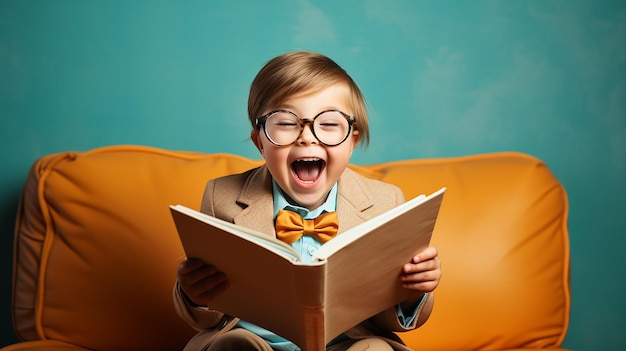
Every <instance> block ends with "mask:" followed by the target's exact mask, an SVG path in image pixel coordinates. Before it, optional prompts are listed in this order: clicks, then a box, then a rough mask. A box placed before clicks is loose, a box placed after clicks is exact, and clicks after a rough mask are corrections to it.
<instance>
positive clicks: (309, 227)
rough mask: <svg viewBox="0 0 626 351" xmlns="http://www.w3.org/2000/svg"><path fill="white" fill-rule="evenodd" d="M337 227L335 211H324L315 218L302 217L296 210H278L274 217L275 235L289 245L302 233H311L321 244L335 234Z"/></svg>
mask: <svg viewBox="0 0 626 351" xmlns="http://www.w3.org/2000/svg"><path fill="white" fill-rule="evenodd" d="M338 228H339V224H338V222H337V213H336V212H326V213H324V214H322V215H320V216H318V217H317V218H315V219H302V217H300V215H299V214H297V213H296V212H293V211H289V210H280V211H278V216H277V217H276V236H277V237H278V239H280V240H282V241H284V242H286V243H287V244H289V245H291V244H292V243H294V242H295V241H296V240H298V239H300V237H302V235H311V236H312V237H314V238H315V239H316V240H317V241H319V242H320V243H322V244H323V243H325V242H327V241H328V240H330V239H332V238H334V237H335V236H336V235H337V229H338Z"/></svg>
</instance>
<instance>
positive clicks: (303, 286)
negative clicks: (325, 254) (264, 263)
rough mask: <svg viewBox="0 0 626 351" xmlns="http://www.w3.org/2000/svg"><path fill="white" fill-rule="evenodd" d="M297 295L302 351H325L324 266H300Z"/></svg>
mask: <svg viewBox="0 0 626 351" xmlns="http://www.w3.org/2000/svg"><path fill="white" fill-rule="evenodd" d="M299 272H300V273H299V274H298V280H299V283H298V290H299V291H298V295H299V297H300V306H301V309H302V326H303V327H304V332H305V345H302V346H303V350H304V351H324V350H326V320H325V318H326V317H325V315H326V313H325V308H326V303H325V301H326V265H325V264H323V265H314V266H301V270H300V271H299Z"/></svg>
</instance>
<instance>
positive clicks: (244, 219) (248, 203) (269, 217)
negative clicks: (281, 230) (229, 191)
mask: <svg viewBox="0 0 626 351" xmlns="http://www.w3.org/2000/svg"><path fill="white" fill-rule="evenodd" d="M237 203H239V205H240V206H242V208H243V210H242V211H241V212H239V213H238V214H236V215H235V216H233V222H234V223H235V224H237V225H241V226H244V227H246V228H251V229H254V230H256V231H259V232H261V233H264V234H267V235H271V236H274V235H275V234H274V233H275V231H274V199H273V197H272V177H271V175H270V173H269V171H268V170H267V167H266V166H265V165H263V166H262V167H259V168H258V169H257V170H256V171H255V172H253V173H252V174H251V175H250V176H249V177H248V179H246V182H245V183H244V185H243V188H242V189H241V192H240V193H239V197H238V198H237Z"/></svg>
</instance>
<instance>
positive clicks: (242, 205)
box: [174, 166, 433, 350]
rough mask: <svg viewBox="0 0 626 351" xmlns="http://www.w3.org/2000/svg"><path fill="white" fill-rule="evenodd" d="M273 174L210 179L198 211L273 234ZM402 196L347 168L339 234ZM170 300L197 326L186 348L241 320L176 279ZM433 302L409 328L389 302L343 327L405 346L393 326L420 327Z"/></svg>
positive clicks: (353, 334) (339, 205) (428, 298)
mask: <svg viewBox="0 0 626 351" xmlns="http://www.w3.org/2000/svg"><path fill="white" fill-rule="evenodd" d="M271 179H272V178H271V175H270V173H269V171H268V170H267V167H266V166H262V167H259V168H255V169H252V170H249V171H247V172H245V173H242V174H237V175H231V176H226V177H222V178H217V179H213V180H210V181H209V182H208V184H207V186H206V189H205V192H204V196H203V198H202V205H201V211H202V212H205V213H208V214H210V215H212V216H215V217H218V218H221V219H224V220H226V221H230V222H233V223H235V224H238V225H242V226H245V227H249V228H252V229H255V230H257V231H259V232H262V233H265V234H267V235H271V236H276V233H275V231H274V220H273V217H274V213H273V211H274V210H273V197H272V182H271ZM402 202H404V196H403V194H402V191H401V190H400V189H399V188H398V187H396V186H394V185H391V184H387V183H383V182H380V181H377V180H372V179H367V178H364V177H362V176H360V175H358V174H357V173H355V172H354V171H352V170H350V169H346V170H345V171H344V173H343V174H342V176H341V178H340V179H339V182H338V196H337V216H338V219H339V235H340V234H341V233H342V232H343V231H345V230H347V229H350V228H352V227H354V226H355V225H357V224H359V223H362V222H364V221H367V220H368V219H371V218H373V217H375V216H376V215H379V214H381V213H383V212H385V211H387V210H389V209H391V208H393V207H395V206H397V205H399V204H401V203H402ZM174 304H175V307H176V311H177V313H178V314H179V315H180V316H181V318H183V319H184V320H185V321H187V322H188V323H189V324H190V325H191V326H192V327H193V328H195V329H197V330H200V331H201V332H200V333H199V334H198V335H196V337H194V338H193V339H192V340H191V341H190V343H189V344H188V346H187V349H190V350H201V349H202V348H203V347H205V346H206V345H208V344H210V342H211V340H213V339H214V338H215V337H216V336H218V335H220V334H221V333H225V332H226V331H228V330H230V329H232V328H233V327H234V326H235V324H237V322H238V320H239V319H237V318H236V317H232V316H228V315H225V314H223V313H221V312H219V311H215V310H211V309H210V308H209V307H202V306H201V307H198V306H193V304H191V303H190V302H189V301H188V299H187V298H186V297H185V296H184V294H183V293H182V291H181V289H180V287H179V285H178V282H177V283H176V285H175V287H174ZM432 306H433V296H432V294H428V296H426V301H424V303H423V304H422V306H421V307H420V310H419V312H418V316H417V318H416V319H415V320H414V322H413V324H412V325H411V326H410V327H408V328H405V327H403V326H402V325H401V324H400V321H399V320H398V318H397V315H396V311H395V308H390V309H388V310H386V311H383V312H381V313H379V314H378V315H376V316H374V317H371V318H370V319H368V320H366V321H364V322H362V323H361V324H359V325H358V326H356V327H354V328H352V329H350V330H348V331H346V332H345V334H346V335H347V336H348V337H350V338H353V339H362V338H366V337H370V336H382V337H384V338H385V339H387V341H388V342H389V343H390V344H391V345H392V346H393V347H394V349H396V350H409V349H408V348H407V347H406V346H404V345H403V344H402V342H401V341H400V339H399V338H398V337H397V336H396V335H395V334H394V333H393V331H399V332H401V331H407V330H412V329H415V328H417V327H419V326H420V325H422V324H423V323H424V322H426V320H427V319H428V317H429V315H430V312H431V310H432ZM381 331H382V334H381Z"/></svg>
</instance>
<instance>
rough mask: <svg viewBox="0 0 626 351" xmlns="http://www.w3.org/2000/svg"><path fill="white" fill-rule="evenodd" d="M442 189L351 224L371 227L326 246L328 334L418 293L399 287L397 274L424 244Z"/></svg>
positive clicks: (426, 240) (435, 214) (435, 217)
mask: <svg viewBox="0 0 626 351" xmlns="http://www.w3.org/2000/svg"><path fill="white" fill-rule="evenodd" d="M444 191H445V189H441V190H439V191H437V192H435V193H433V194H432V195H430V196H428V197H425V198H422V199H414V200H411V201H409V202H408V203H405V204H407V205H406V206H403V205H401V208H400V209H397V210H392V212H391V213H389V214H383V215H381V216H382V217H381V218H377V219H375V220H370V222H372V223H374V224H375V226H374V228H370V227H371V226H359V227H360V228H358V227H355V228H354V229H355V230H357V229H361V230H363V229H364V228H366V229H367V230H370V231H369V232H367V233H365V234H363V233H360V234H362V235H359V236H358V240H353V241H348V242H347V243H346V244H345V245H342V246H341V247H340V248H338V249H337V250H336V251H334V252H333V251H330V253H329V254H328V257H327V258H326V261H327V265H328V268H327V282H326V284H327V285H326V291H327V295H326V307H327V309H326V311H327V315H326V320H327V325H326V332H327V338H333V337H334V336H336V335H339V334H340V333H342V332H344V331H345V330H346V329H349V328H351V327H353V326H355V325H356V324H358V323H360V322H361V321H363V320H365V319H367V318H369V317H371V316H373V315H375V314H377V313H379V312H382V311H383V310H385V309H387V308H390V307H392V306H394V305H396V304H397V303H399V302H402V301H405V300H411V299H415V298H417V297H419V295H421V294H419V293H418V292H416V291H414V290H409V289H405V288H403V287H402V284H401V282H400V274H401V273H402V266H403V265H404V264H406V263H408V262H410V261H411V259H412V257H413V256H414V255H416V254H417V253H419V252H421V251H422V250H424V249H425V248H426V247H428V245H429V243H430V239H431V236H432V233H433V230H434V227H435V222H436V219H437V216H438V213H439V209H440V206H441V202H442V199H443V194H444ZM387 217H391V218H387ZM343 235H344V234H341V235H339V236H338V238H340V237H341V236H343ZM334 240H336V239H333V240H331V241H329V242H328V243H331V242H332V241H334ZM328 243H327V244H328ZM320 250H321V249H320ZM320 250H318V252H319V251H320Z"/></svg>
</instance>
